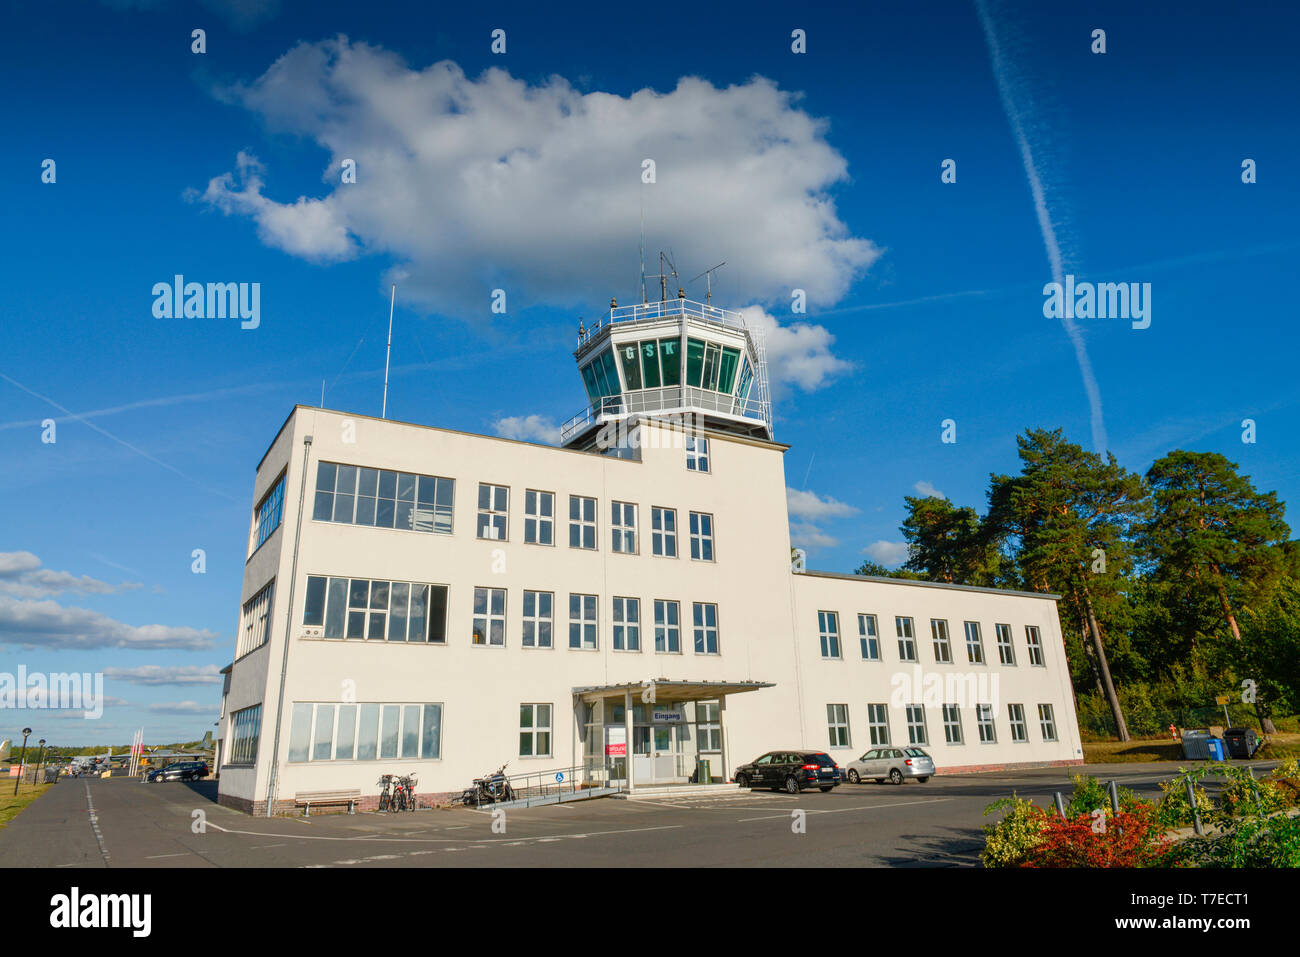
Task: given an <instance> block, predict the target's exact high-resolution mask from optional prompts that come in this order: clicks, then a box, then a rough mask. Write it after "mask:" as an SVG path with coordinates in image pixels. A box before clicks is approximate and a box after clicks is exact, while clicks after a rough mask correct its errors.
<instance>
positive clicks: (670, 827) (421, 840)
mask: <svg viewBox="0 0 1300 957" xmlns="http://www.w3.org/2000/svg"><path fill="white" fill-rule="evenodd" d="M466 826H468V825H466ZM208 827H210V828H214V829H216V830H218V831H221V832H222V833H223V834H242V835H247V836H249V837H292V838H293V839H294V840H296V841H341V842H344V843H353V844H355V843H356V842H358V841H363V842H364V841H389V842H394V841H395V842H397V843H399V844H405V843H410V844H438V843H458V844H463V843H465V840H466V839H456V838H450V837H378V836H375V835H357V836H352V837H341V836H340V837H336V836H334V835H331V834H294V835H289V834H275V833H268V832H266V831H244V830H240V829H239V828H232V827H222V826H221V825H220V824H214V823H213V822H212V821H209V822H208ZM681 827H682V825H680V824H661V825H658V826H656V827H624V828H616V829H614V830H610V831H586V832H583V833H581V834H556V835H551V836H550V837H549V838H548V839H549V840H560V839H562V838H566V837H604V836H607V835H610V834H636V833H640V832H644V831H676V830H680V829H681ZM468 840H469V841H470V842H471V843H474V844H482V845H492V844H508V843H510V842H509V841H507V840H505V839H504V838H486V837H485V838H478V839H474V838H469V839H468ZM525 840H530V841H535V840H538V838H525Z"/></svg>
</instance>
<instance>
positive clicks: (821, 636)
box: [817, 608, 844, 661]
mask: <svg viewBox="0 0 1300 957" xmlns="http://www.w3.org/2000/svg"><path fill="white" fill-rule="evenodd" d="M817 641H818V644H819V645H820V647H821V653H822V659H823V660H825V661H840V660H842V659H843V657H844V655H843V651H844V649H843V646H842V645H841V644H840V613H839V612H837V611H830V610H828V609H824V608H819V609H817ZM832 647H833V649H834V654H830V651H831V650H832Z"/></svg>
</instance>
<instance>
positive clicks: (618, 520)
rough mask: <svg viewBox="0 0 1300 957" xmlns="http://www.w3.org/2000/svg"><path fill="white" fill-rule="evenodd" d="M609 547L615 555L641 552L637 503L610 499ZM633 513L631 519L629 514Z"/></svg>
mask: <svg viewBox="0 0 1300 957" xmlns="http://www.w3.org/2000/svg"><path fill="white" fill-rule="evenodd" d="M609 508H610V513H609V529H610V544H609V549H610V552H611V554H614V555H637V554H639V546H640V544H641V543H640V541H639V536H638V535H637V512H638V508H637V504H636V502H621V501H617V500H615V499H610V503H609ZM629 515H631V521H630V522H629V521H628V516H629Z"/></svg>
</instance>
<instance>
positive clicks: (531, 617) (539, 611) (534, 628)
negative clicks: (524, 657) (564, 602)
mask: <svg viewBox="0 0 1300 957" xmlns="http://www.w3.org/2000/svg"><path fill="white" fill-rule="evenodd" d="M554 601H555V595H554V594H552V593H551V592H549V591H525V592H524V630H523V637H522V638H521V639H520V643H521V644H522V645H523V646H524V647H525V648H550V647H551V627H552V624H553V623H554V619H553V617H552V607H551V606H552V604H553V603H554Z"/></svg>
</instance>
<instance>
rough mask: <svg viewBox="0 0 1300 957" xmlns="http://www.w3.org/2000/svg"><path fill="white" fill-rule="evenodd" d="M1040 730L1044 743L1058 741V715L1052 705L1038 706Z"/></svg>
mask: <svg viewBox="0 0 1300 957" xmlns="http://www.w3.org/2000/svg"><path fill="white" fill-rule="evenodd" d="M1038 729H1039V730H1040V731H1041V732H1042V734H1043V740H1044V741H1055V740H1056V715H1055V714H1054V713H1053V712H1052V706H1051V705H1050V704H1040V705H1039V706H1038Z"/></svg>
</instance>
